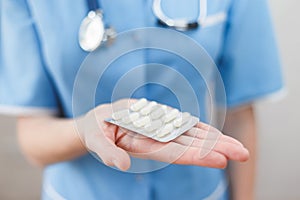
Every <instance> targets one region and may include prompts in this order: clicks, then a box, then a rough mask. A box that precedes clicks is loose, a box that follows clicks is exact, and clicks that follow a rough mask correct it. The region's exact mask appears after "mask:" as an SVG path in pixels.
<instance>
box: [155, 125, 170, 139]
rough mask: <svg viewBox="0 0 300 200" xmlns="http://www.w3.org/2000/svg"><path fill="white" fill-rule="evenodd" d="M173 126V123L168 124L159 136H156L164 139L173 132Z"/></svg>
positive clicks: (160, 131)
mask: <svg viewBox="0 0 300 200" xmlns="http://www.w3.org/2000/svg"><path fill="white" fill-rule="evenodd" d="M173 129H174V128H173V125H172V124H171V123H169V124H166V125H165V126H164V127H163V128H161V129H160V130H159V132H158V134H157V135H156V136H157V137H160V138H161V137H164V136H166V135H168V134H170V133H171V132H172V131H173Z"/></svg>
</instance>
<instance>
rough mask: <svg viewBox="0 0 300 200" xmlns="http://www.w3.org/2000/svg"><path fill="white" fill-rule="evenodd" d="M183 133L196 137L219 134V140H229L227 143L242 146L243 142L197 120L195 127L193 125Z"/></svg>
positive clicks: (210, 136)
mask: <svg viewBox="0 0 300 200" xmlns="http://www.w3.org/2000/svg"><path fill="white" fill-rule="evenodd" d="M197 128H198V129H197ZM199 129H200V130H199ZM185 134H186V135H189V136H192V137H197V138H199V139H216V138H219V136H220V140H222V141H224V142H229V143H233V144H236V145H240V146H243V144H242V143H240V142H239V141H238V140H236V139H234V138H232V137H229V136H227V135H224V134H222V133H221V132H220V131H219V130H218V129H216V128H214V127H212V126H209V125H207V124H204V123H201V122H199V123H198V124H197V125H196V128H195V127H193V128H192V129H190V130H189V131H187V132H186V133H185Z"/></svg>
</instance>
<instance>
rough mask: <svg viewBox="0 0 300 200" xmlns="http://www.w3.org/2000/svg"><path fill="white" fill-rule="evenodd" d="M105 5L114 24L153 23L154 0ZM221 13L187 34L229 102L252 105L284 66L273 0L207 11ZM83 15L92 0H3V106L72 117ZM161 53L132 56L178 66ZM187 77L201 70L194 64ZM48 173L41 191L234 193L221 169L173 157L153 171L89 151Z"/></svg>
mask: <svg viewBox="0 0 300 200" xmlns="http://www.w3.org/2000/svg"><path fill="white" fill-rule="evenodd" d="M101 4H102V6H103V10H104V12H105V22H106V23H107V24H110V25H113V27H114V28H115V29H116V31H117V32H122V31H126V30H130V29H133V28H141V27H153V26H156V18H155V17H154V15H153V13H152V10H151V6H152V1H151V0H145V1H135V0H127V1H116V0H102V1H101ZM197 5H198V0H189V1H177V2H176V3H174V0H164V1H162V6H163V10H164V11H165V13H166V14H167V15H168V16H170V17H172V18H174V17H175V18H178V17H189V18H192V19H193V18H196V17H197V15H198V14H197V13H198V10H197ZM218 13H223V14H225V15H226V16H227V19H226V20H224V21H221V22H219V23H217V24H215V25H213V26H209V27H206V28H203V29H198V30H195V31H189V32H187V33H186V34H188V35H189V36H190V37H192V38H193V39H194V40H195V41H197V42H199V43H200V44H201V45H202V46H203V47H204V48H205V49H206V50H207V52H208V53H209V54H210V56H211V57H212V58H213V59H214V61H215V62H216V64H217V66H218V68H219V70H220V73H221V76H222V79H223V82H224V85H225V90H226V98H227V104H228V106H229V107H236V106H240V105H244V104H248V103H251V102H253V101H255V100H257V99H259V98H261V97H264V96H266V95H269V94H271V93H273V92H276V91H278V90H280V89H281V88H282V78H281V71H280V65H279V60H278V52H277V48H276V44H275V40H274V34H273V30H272V26H271V22H270V16H269V11H268V8H267V3H266V1H265V0H240V1H233V0H222V1H220V0H210V1H209V2H208V15H213V14H218ZM86 14H87V6H86V1H85V0H78V1H72V0H64V1H33V0H27V1H26V0H3V1H1V23H2V29H1V36H0V39H1V43H0V45H1V48H0V49H1V50H0V51H1V52H0V56H1V57H0V61H1V63H0V112H2V113H10V114H11V113H15V114H19V115H21V114H31V115H41V114H50V113H51V114H54V113H57V112H58V110H59V109H61V110H62V111H63V112H64V114H65V116H66V117H73V113H72V89H73V84H74V80H75V76H76V73H77V71H78V69H79V67H80V64H81V63H82V61H83V60H84V58H85V57H86V55H87V53H86V52H84V51H83V50H81V49H80V47H79V45H78V35H77V34H78V29H79V26H80V23H81V20H82V19H83V18H84V17H85V16H86ZM158 55H160V56H158ZM162 55H163V54H159V53H158V52H153V53H149V54H142V55H135V57H134V58H135V59H137V60H138V59H140V60H139V61H140V62H143V61H144V62H150V61H156V62H158V63H161V62H162V63H164V64H167V65H171V66H174V67H176V63H174V60H173V59H171V57H169V55H163V56H162ZM143 56H144V57H143ZM135 59H133V60H135ZM128 62H129V61H128ZM137 63H138V62H137ZM123 64H124V65H126V61H125V62H124V63H123ZM131 64H132V63H131ZM127 65H129V63H127ZM115 72H116V71H112V72H111V74H108V75H107V76H108V77H109V76H112V77H113V75H112V74H114V73H115ZM189 76H190V77H188V78H190V79H192V80H193V79H195V77H194V76H193V74H192V73H191V74H190V75H189ZM162 78H163V76H162ZM104 80H105V79H104ZM109 80H110V79H107V82H106V83H107V86H108V87H109V86H111V85H112V83H111V82H109ZM151 87H152V88H151ZM149 88H151V89H150V90H147V91H151V92H148V93H144V95H146V96H147V97H154V96H157V95H159V96H160V97H161V98H162V100H163V99H168V98H169V97H168V96H167V95H168V94H167V93H166V92H162V88H156V87H155V86H149ZM149 88H148V89H149ZM100 94H101V92H100ZM100 94H99V98H98V102H97V103H103V102H106V101H109V95H108V94H107V93H102V94H101V95H100ZM169 103H170V104H172V102H169ZM58 145H59V144H58ZM44 175H45V176H44V185H43V192H42V198H43V199H132V200H134V199H145V200H146V199H206V198H207V199H227V198H228V197H227V196H228V195H227V192H226V191H227V185H228V184H227V181H226V179H225V175H224V171H223V170H219V169H210V168H204V167H196V166H179V165H169V166H168V167H166V168H164V169H161V170H159V171H155V172H151V173H144V174H130V173H124V172H120V171H116V170H114V169H111V168H109V167H106V166H104V165H103V164H101V163H99V162H98V161H97V160H96V159H94V158H93V157H92V156H91V155H87V156H84V157H81V158H78V159H76V160H73V161H69V162H62V163H58V164H54V165H51V166H48V167H47V168H46V169H45V174H44Z"/></svg>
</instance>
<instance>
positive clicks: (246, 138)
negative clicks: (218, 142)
mask: <svg viewBox="0 0 300 200" xmlns="http://www.w3.org/2000/svg"><path fill="white" fill-rule="evenodd" d="M223 132H224V133H226V134H228V135H230V136H232V137H234V138H237V139H238V140H239V141H241V142H242V143H243V144H244V146H245V147H246V148H247V149H248V150H249V152H250V154H251V157H250V158H249V159H248V161H247V162H244V163H237V162H231V163H230V164H229V167H228V170H229V174H230V176H229V177H230V179H231V184H232V188H233V190H232V199H233V200H239V199H243V200H253V199H255V196H254V194H255V192H254V189H255V188H254V185H255V170H256V168H255V166H256V124H255V113H254V109H253V107H252V106H251V105H249V106H245V107H243V108H238V109H235V110H231V111H229V112H227V117H226V121H225V126H224V129H223Z"/></svg>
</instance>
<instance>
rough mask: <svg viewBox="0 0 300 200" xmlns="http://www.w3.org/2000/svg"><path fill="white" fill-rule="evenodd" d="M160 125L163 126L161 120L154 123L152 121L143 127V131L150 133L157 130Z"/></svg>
mask: <svg viewBox="0 0 300 200" xmlns="http://www.w3.org/2000/svg"><path fill="white" fill-rule="evenodd" d="M162 125H163V123H162V121H161V120H155V121H152V122H151V123H150V124H147V125H146V126H145V130H146V131H147V132H152V131H155V130H157V129H159V128H160V127H161V126H162Z"/></svg>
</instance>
